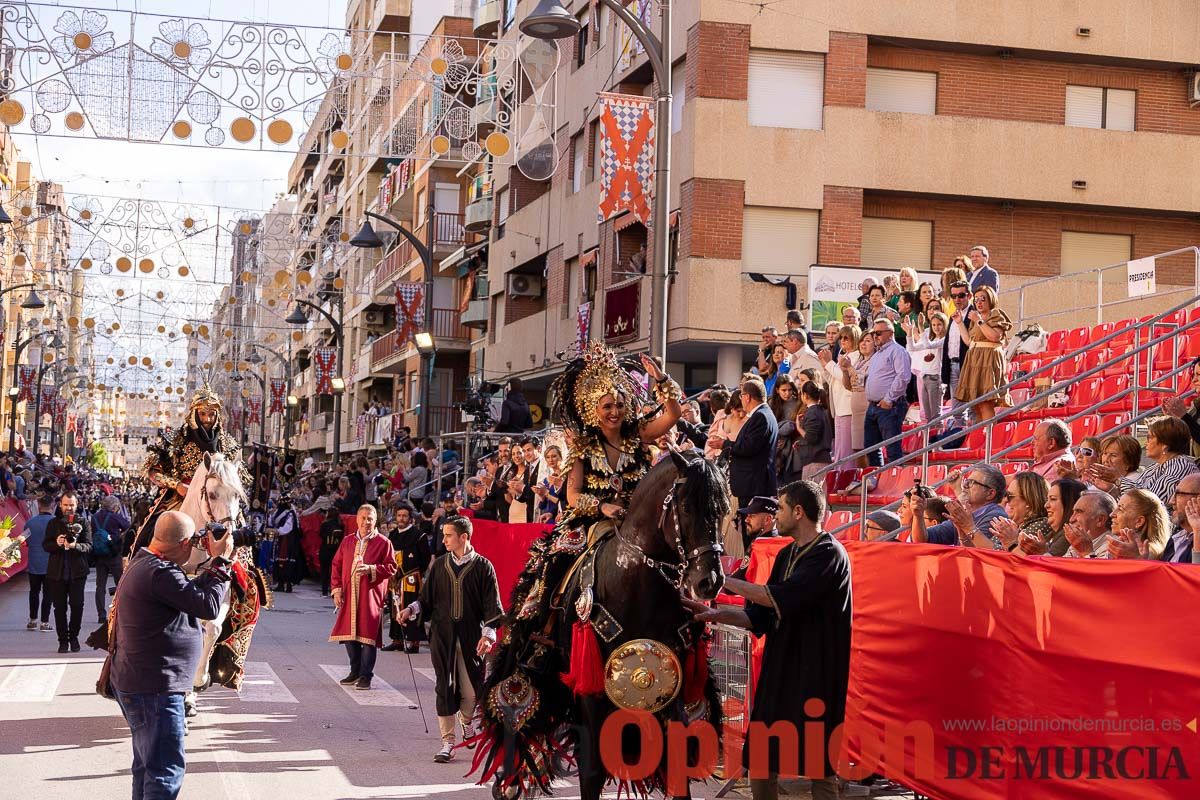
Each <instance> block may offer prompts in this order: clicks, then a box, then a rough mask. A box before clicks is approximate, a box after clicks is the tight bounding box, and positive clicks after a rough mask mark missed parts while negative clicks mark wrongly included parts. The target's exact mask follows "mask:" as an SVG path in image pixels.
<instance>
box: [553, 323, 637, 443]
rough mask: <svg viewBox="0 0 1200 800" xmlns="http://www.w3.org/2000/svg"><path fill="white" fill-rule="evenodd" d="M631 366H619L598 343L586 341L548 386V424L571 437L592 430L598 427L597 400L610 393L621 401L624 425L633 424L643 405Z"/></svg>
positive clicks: (615, 357) (614, 357) (612, 353)
mask: <svg viewBox="0 0 1200 800" xmlns="http://www.w3.org/2000/svg"><path fill="white" fill-rule="evenodd" d="M635 365H636V364H635V362H632V361H630V362H629V363H628V364H624V363H622V360H621V359H620V358H619V357H618V356H617V354H616V352H615V351H613V350H611V349H609V348H608V347H606V346H605V345H604V344H603V343H602V342H595V341H593V342H589V343H588V345H587V347H585V348H584V349H583V351H582V352H581V353H580V354H579V355H578V356H577V357H576V358H573V359H571V361H570V362H568V363H567V368H566V369H565V370H563V373H562V374H561V375H559V376H558V378H556V379H555V381H554V383H553V385H552V386H551V387H550V393H551V396H552V397H553V403H552V405H551V407H550V419H551V421H552V422H553V423H554V424H556V425H561V426H563V427H564V428H566V429H568V430H570V431H571V432H572V433H575V434H582V433H584V432H585V431H586V430H588V429H589V428H590V429H592V430H595V429H596V428H598V427H599V426H600V418H599V413H598V406H599V404H600V398H602V397H604V395H606V394H611V395H612V396H613V397H620V398H622V399H624V400H625V422H626V423H632V422H635V421H636V420H637V415H638V412H639V411H640V410H641V407H642V405H644V404H645V403H646V402H647V399H646V390H645V387H644V386H642V384H641V383H640V382H639V381H638V380H637V379H636V378H635V377H634V376H633V375H632V373H631V372H630V367H633V366H635Z"/></svg>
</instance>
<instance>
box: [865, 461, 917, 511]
mask: <svg viewBox="0 0 1200 800" xmlns="http://www.w3.org/2000/svg"><path fill="white" fill-rule="evenodd" d="M920 469H921V468H920V467H910V466H902V467H884V468H883V469H882V470H880V471H879V472H877V473H875V474H876V476H877V478H878V482H877V483H876V484H875V491H873V492H871V496H870V497H869V498H868V500H869V502H870V503H871V505H887V504H888V503H894V502H896V501H897V500H899V499H900V498H901V497H903V496H904V493H905V492H906V491H908V490H909V489H911V488H912V487H913V483H914V482H915V479H916V477H917V475H918V473H919V472H920Z"/></svg>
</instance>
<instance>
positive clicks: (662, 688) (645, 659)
mask: <svg viewBox="0 0 1200 800" xmlns="http://www.w3.org/2000/svg"><path fill="white" fill-rule="evenodd" d="M682 685H683V668H682V667H681V666H680V663H679V657H678V656H676V655H675V653H674V652H673V651H672V650H671V648H669V647H667V646H666V645H665V644H663V643H662V642H656V641H655V640H653V639H634V640H632V641H629V642H626V643H625V644H623V645H621V646H620V647H618V648H617V649H616V650H614V651H613V653H612V655H610V656H609V657H608V663H606V664H605V665H604V692H605V694H607V695H608V699H609V700H611V701H612V702H613V703H614V704H615V705H616V706H618V707H619V708H623V709H626V710H627V711H645V712H647V713H649V714H653V713H655V712H657V711H661V710H662V709H663V708H666V707H667V705H669V704H670V703H671V701H673V700H674V699H675V698H676V697H677V696H678V695H679V690H680V688H681V687H682Z"/></svg>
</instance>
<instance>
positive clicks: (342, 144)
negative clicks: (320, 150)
mask: <svg viewBox="0 0 1200 800" xmlns="http://www.w3.org/2000/svg"><path fill="white" fill-rule="evenodd" d="M329 143H330V144H331V145H333V146H334V147H336V148H337V149H338V150H344V149H346V145H348V144H350V134H348V133H346V132H345V131H343V130H336V131H334V132H333V133H331V134H329Z"/></svg>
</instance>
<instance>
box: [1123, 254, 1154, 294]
mask: <svg viewBox="0 0 1200 800" xmlns="http://www.w3.org/2000/svg"><path fill="white" fill-rule="evenodd" d="M1127 266H1128V268H1129V296H1130V297H1143V296H1145V295H1148V294H1154V292H1155V288H1154V257H1153V256H1150V257H1149V258H1135V259H1133V260H1132V261H1130V262H1129V264H1128V265H1127Z"/></svg>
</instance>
